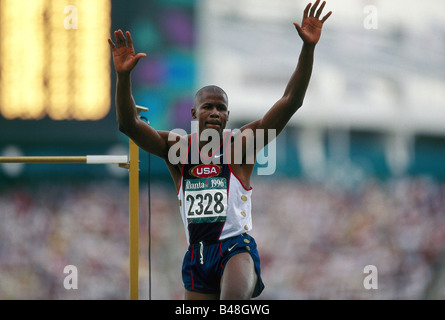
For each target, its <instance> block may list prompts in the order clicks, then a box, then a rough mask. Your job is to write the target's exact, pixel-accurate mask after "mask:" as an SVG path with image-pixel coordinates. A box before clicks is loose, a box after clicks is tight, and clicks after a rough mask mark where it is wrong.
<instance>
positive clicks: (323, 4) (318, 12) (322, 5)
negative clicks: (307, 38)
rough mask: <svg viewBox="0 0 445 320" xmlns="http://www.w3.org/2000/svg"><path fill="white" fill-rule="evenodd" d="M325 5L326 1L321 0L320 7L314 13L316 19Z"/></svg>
mask: <svg viewBox="0 0 445 320" xmlns="http://www.w3.org/2000/svg"><path fill="white" fill-rule="evenodd" d="M325 5H326V1H323V3H322V4H321V7H320V9H318V11H317V14H316V15H315V17H316V18H317V19H318V18H320V15H321V12H322V11H323V8H324V6H325Z"/></svg>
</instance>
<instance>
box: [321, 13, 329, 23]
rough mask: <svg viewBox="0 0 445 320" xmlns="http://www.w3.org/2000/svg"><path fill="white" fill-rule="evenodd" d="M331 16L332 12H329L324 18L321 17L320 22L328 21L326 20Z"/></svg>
mask: <svg viewBox="0 0 445 320" xmlns="http://www.w3.org/2000/svg"><path fill="white" fill-rule="evenodd" d="M331 14H332V11H329V12H328V13H327V14H326V15H325V16H324V17H323V19H321V22H323V23H324V22H325V21H326V20H328V18H329V17H330V16H331Z"/></svg>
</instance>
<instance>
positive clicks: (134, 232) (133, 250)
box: [0, 106, 148, 300]
mask: <svg viewBox="0 0 445 320" xmlns="http://www.w3.org/2000/svg"><path fill="white" fill-rule="evenodd" d="M147 110H148V108H145V107H141V106H137V111H138V114H139V113H140V112H141V111H147ZM129 153H130V158H129V159H128V156H126V155H91V156H22V157H0V163H86V164H118V165H119V166H120V167H122V168H126V169H128V171H129V203H130V208H129V210H130V212H129V225H130V227H129V229H130V230H129V233H130V300H138V299H139V147H138V146H137V145H136V144H135V143H134V142H133V140H131V139H129Z"/></svg>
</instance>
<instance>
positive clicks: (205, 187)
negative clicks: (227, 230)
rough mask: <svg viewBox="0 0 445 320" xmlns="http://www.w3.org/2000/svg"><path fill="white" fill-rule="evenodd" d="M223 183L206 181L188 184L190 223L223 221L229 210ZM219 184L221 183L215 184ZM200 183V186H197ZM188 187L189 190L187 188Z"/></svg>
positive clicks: (187, 195) (224, 183)
mask: <svg viewBox="0 0 445 320" xmlns="http://www.w3.org/2000/svg"><path fill="white" fill-rule="evenodd" d="M217 179H219V180H221V179H223V181H222V183H221V181H212V180H210V179H205V181H204V182H202V183H200V182H198V181H197V182H195V181H196V180H195V181H194V183H193V184H192V183H190V184H188V185H187V183H186V188H185V203H186V211H187V218H188V220H189V222H190V223H199V222H215V221H221V220H222V221H223V220H225V217H226V210H227V188H226V181H225V179H224V178H217ZM215 182H219V183H215ZM196 183H200V184H196ZM187 187H188V188H187Z"/></svg>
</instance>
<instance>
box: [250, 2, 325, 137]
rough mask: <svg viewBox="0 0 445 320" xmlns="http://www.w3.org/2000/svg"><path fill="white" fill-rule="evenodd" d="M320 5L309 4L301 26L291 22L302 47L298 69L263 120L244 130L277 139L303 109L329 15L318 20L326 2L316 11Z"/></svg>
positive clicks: (317, 3)
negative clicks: (260, 131) (269, 132)
mask: <svg viewBox="0 0 445 320" xmlns="http://www.w3.org/2000/svg"><path fill="white" fill-rule="evenodd" d="M319 4H320V0H317V1H316V2H315V3H314V5H313V6H312V4H311V3H309V4H308V5H307V6H306V9H305V10H304V15H303V22H302V25H301V26H300V25H299V24H298V23H295V22H294V26H295V28H296V29H297V31H298V34H299V35H300V37H301V39H302V40H303V47H302V49H301V53H300V56H299V60H298V64H297V67H296V69H295V71H294V72H293V74H292V76H291V78H290V80H289V82H288V84H287V86H286V89H285V91H284V94H283V96H282V97H281V98H280V99H279V100H278V101H277V102H276V103H275V104H274V105H273V106H272V108H271V109H270V110H269V111H268V112H267V113H266V114H265V115H264V117H263V118H262V119H260V120H257V121H254V122H252V123H250V124H248V125H246V126H245V128H250V129H252V130H256V129H266V130H267V129H275V130H276V134H277V135H278V134H279V133H280V132H281V131H282V130H283V129H284V127H285V126H286V124H287V123H288V122H289V120H290V118H291V117H292V116H293V115H294V113H295V112H296V111H297V110H298V109H299V108H300V107H301V106H302V104H303V100H304V97H305V95H306V90H307V88H308V85H309V81H310V78H311V75H312V66H313V62H314V51H315V46H316V44H317V43H318V41H319V39H320V36H321V30H322V27H323V23H324V22H325V21H326V20H327V19H328V18H329V16H330V15H331V14H332V12H329V13H327V14H326V15H325V16H324V17H323V18H322V19H319V18H320V16H321V13H322V11H323V8H324V6H325V4H326V2H325V1H324V2H323V3H322V5H321V6H320V8H319V9H318V10H317V8H318V5H319ZM266 141H267V140H266Z"/></svg>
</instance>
